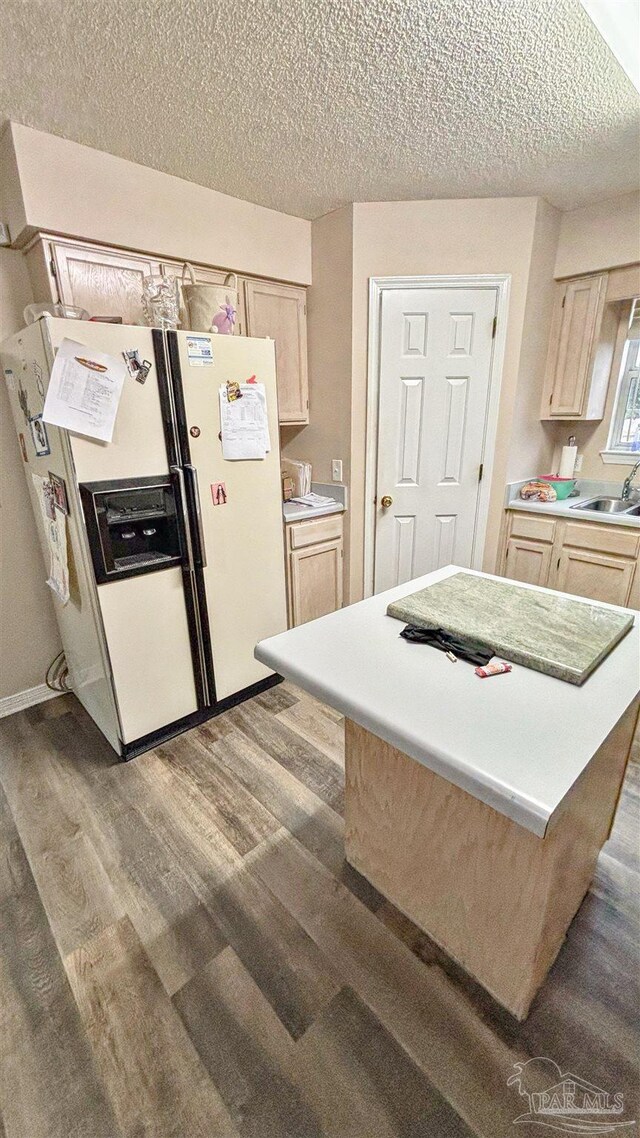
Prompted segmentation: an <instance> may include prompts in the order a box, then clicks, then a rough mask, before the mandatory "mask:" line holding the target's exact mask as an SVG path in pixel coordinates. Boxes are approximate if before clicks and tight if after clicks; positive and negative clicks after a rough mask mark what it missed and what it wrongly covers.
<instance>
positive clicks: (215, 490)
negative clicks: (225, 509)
mask: <svg viewBox="0 0 640 1138" xmlns="http://www.w3.org/2000/svg"><path fill="white" fill-rule="evenodd" d="M211 497H212V498H213V504H214V506H224V505H225V504H226V501H227V487H226V484H225V483H224V482H212V483H211Z"/></svg>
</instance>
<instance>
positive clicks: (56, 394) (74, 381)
mask: <svg viewBox="0 0 640 1138" xmlns="http://www.w3.org/2000/svg"><path fill="white" fill-rule="evenodd" d="M126 375H127V365H126V364H125V362H124V360H122V359H120V360H118V359H116V357H115V356H109V355H106V353H105V352H98V351H96V349H95V348H90V347H87V345H85V344H77V343H76V342H75V340H67V339H64V340H63V341H62V343H61V344H60V347H59V348H58V352H57V354H56V358H55V360H54V363H53V367H52V368H51V378H50V380H49V387H48V390H47V397H46V399H45V403H44V410H43V412H42V418H43V419H44V421H45V423H53V424H54V425H55V426H56V427H66V429H67V430H68V431H76V432H77V433H78V434H80V435H88V436H89V437H90V438H92V439H100V440H101V441H102V442H106V443H110V442H111V439H112V438H113V428H114V425H115V421H116V414H117V411H118V404H119V403H120V396H121V394H122V386H123V384H124V380H125V376H126Z"/></svg>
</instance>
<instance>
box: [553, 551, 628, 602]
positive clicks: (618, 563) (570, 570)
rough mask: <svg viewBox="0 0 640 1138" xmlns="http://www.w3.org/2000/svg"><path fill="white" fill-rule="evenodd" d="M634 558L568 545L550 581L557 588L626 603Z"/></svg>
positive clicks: (596, 598) (599, 599)
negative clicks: (573, 547)
mask: <svg viewBox="0 0 640 1138" xmlns="http://www.w3.org/2000/svg"><path fill="white" fill-rule="evenodd" d="M635 569H636V563H635V561H631V560H629V559H628V558H626V557H616V556H613V555H605V554H603V553H595V552H592V551H591V550H589V549H572V548H571V546H565V547H564V548H563V550H562V552H561V554H560V557H559V559H558V565H557V568H556V570H555V572H554V573H553V579H552V581H551V582H550V583H551V585H552V587H553V588H554V589H559V590H560V591H561V592H563V593H573V594H574V595H575V596H576V597H590V598H591V600H593V601H605V602H606V603H607V604H610V605H626V604H627V601H628V598H629V593H630V591H631V584H632V581H633V575H634V572H635Z"/></svg>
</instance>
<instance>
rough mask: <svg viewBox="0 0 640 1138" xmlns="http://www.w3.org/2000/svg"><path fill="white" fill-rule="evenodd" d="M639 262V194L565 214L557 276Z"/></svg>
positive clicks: (567, 275)
mask: <svg viewBox="0 0 640 1138" xmlns="http://www.w3.org/2000/svg"><path fill="white" fill-rule="evenodd" d="M638 260H640V193H635V194H624V195H623V196H622V197H619V198H612V199H611V200H609V201H605V202H597V203H596V204H595V205H588V206H583V207H582V208H581V209H572V210H569V211H568V212H567V213H563V214H562V223H561V226H560V238H559V241H558V252H557V256H556V264H555V270H554V276H556V277H573V276H579V275H580V274H581V273H593V272H598V271H599V270H600V269H610V268H613V267H614V266H615V265H630V264H632V263H633V262H634V261H638Z"/></svg>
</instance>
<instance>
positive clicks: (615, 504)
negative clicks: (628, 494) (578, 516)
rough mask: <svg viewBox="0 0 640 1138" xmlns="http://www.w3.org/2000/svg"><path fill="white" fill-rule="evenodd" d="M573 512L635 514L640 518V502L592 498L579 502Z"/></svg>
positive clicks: (573, 507)
mask: <svg viewBox="0 0 640 1138" xmlns="http://www.w3.org/2000/svg"><path fill="white" fill-rule="evenodd" d="M571 509H572V510H588V511H589V513H591V512H592V511H593V512H595V513H597V514H633V515H634V516H635V517H638V516H640V502H637V501H636V502H629V501H628V500H625V499H624V498H590V499H589V501H588V502H577V503H576V505H575V506H571Z"/></svg>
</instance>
